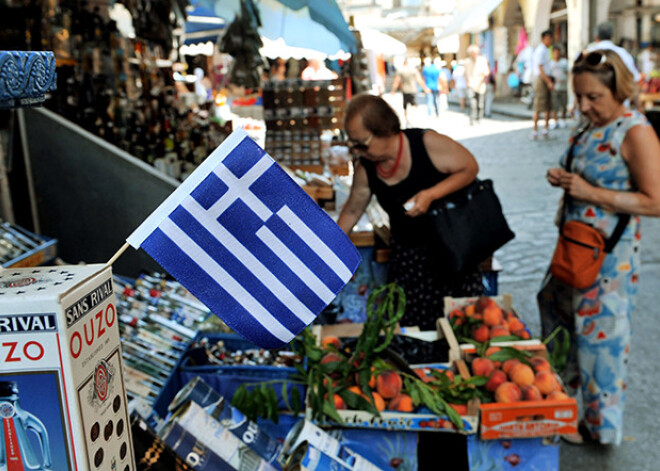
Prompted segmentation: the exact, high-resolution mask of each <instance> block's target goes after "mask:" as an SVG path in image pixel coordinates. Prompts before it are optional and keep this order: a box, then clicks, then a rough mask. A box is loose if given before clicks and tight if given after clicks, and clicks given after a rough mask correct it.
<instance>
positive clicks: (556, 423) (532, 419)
mask: <svg viewBox="0 0 660 471" xmlns="http://www.w3.org/2000/svg"><path fill="white" fill-rule="evenodd" d="M514 348H516V349H517V350H521V351H525V352H529V353H531V358H542V359H545V360H547V350H546V348H545V346H544V345H515V346H514ZM475 358H477V357H476V355H475V353H468V354H467V356H466V363H467V364H470V363H471V362H472V360H474V359H475ZM541 363H543V362H541ZM502 369H503V370H506V365H502ZM549 371H550V372H551V373H552V375H553V376H554V379H555V380H556V381H557V384H558V385H559V387H560V391H561V392H563V393H565V388H564V387H563V385H562V382H561V379H560V378H559V376H558V375H557V374H556V373H555V372H554V371H553V370H552V369H550V370H549ZM473 374H474V370H473ZM489 375H490V374H489ZM508 376H511V373H510V372H509V373H508ZM545 378H548V376H546V377H545ZM510 379H511V378H508V380H510ZM534 384H535V385H536V384H537V383H534ZM495 394H497V393H495ZM512 395H513V394H507V392H506V391H503V392H502V396H503V397H507V396H509V397H510V396H512ZM564 395H565V394H564ZM479 409H480V421H479V424H480V430H479V436H480V438H481V439H483V440H493V439H503V438H533V437H547V436H552V435H564V434H571V433H576V432H577V402H576V400H575V399H574V398H569V397H564V398H557V399H555V398H548V397H546V398H543V399H540V398H539V399H529V400H522V398H521V400H517V401H514V402H492V403H482V404H480V406H479Z"/></svg>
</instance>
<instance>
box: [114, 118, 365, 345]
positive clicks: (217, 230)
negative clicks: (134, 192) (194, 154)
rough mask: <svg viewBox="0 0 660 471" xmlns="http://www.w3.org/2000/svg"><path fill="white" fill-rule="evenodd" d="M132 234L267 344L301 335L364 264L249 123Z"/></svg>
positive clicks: (243, 330) (232, 321)
mask: <svg viewBox="0 0 660 471" xmlns="http://www.w3.org/2000/svg"><path fill="white" fill-rule="evenodd" d="M126 240H127V242H128V243H129V244H130V245H131V246H133V247H134V248H136V249H137V248H139V247H141V248H143V249H144V250H145V251H146V252H147V253H148V254H149V255H150V256H151V257H153V258H154V259H155V260H156V261H157V262H158V263H159V264H160V265H161V266H162V267H163V268H164V269H165V270H167V271H168V272H169V273H170V274H171V275H172V276H174V277H175V278H176V279H177V280H179V282H180V283H181V284H182V285H184V286H185V287H186V288H188V290H190V292H191V293H192V294H193V295H195V296H196V297H197V298H198V299H199V300H200V301H201V302H203V303H204V304H205V305H206V306H207V307H208V308H209V309H210V310H211V311H212V312H214V313H215V314H217V315H218V316H220V317H221V318H222V319H223V320H224V321H225V322H226V323H227V325H228V326H229V327H231V328H232V329H233V330H234V331H236V332H238V333H239V334H241V335H242V336H244V337H245V338H247V339H249V340H251V341H252V342H254V343H256V344H257V345H260V346H261V347H264V348H276V347H281V346H282V345H285V344H286V343H288V342H290V341H291V340H292V339H293V338H294V337H295V336H296V335H297V334H299V333H300V332H301V331H302V330H303V329H304V328H305V327H306V326H307V325H309V324H310V323H311V322H312V321H313V320H314V319H315V318H316V316H317V315H318V314H319V313H320V312H321V310H323V308H325V307H326V306H327V305H328V304H330V302H332V300H333V299H334V298H335V296H336V295H337V293H338V292H339V291H340V290H341V289H342V288H343V287H344V285H345V284H346V283H347V282H348V281H349V280H350V278H351V277H352V275H353V272H354V271H355V270H356V268H357V266H358V264H359V262H360V256H359V254H358V252H357V249H356V248H355V246H353V244H352V243H351V242H350V240H349V238H348V237H347V236H346V235H345V234H344V233H343V232H342V230H341V229H340V228H339V226H337V224H335V222H334V221H333V220H332V219H331V218H330V217H329V216H328V215H327V214H326V213H325V212H324V211H323V210H322V209H321V208H320V207H319V206H318V205H317V204H316V203H315V202H314V201H313V200H312V199H311V198H309V196H307V194H306V193H305V192H304V190H303V189H302V188H300V186H299V185H297V184H296V182H294V181H293V180H292V179H291V178H290V177H289V176H288V175H287V174H286V173H285V172H284V170H282V168H281V167H280V166H279V165H277V164H276V163H275V161H274V160H273V159H272V158H271V157H270V156H268V155H267V154H266V153H265V152H264V151H263V150H262V149H261V148H260V147H259V146H258V145H257V144H256V143H255V142H254V141H252V140H251V139H250V138H249V137H248V136H247V134H246V133H245V131H243V130H242V129H241V130H238V131H235V132H233V133H232V134H231V135H230V136H229V137H227V139H225V141H224V142H223V143H222V145H220V147H218V148H217V149H216V150H215V151H214V152H213V153H212V154H211V155H210V156H209V157H208V158H207V159H206V160H205V161H204V162H203V163H202V164H201V165H200V166H199V167H198V168H197V169H196V170H195V171H194V172H193V173H192V174H191V175H190V176H189V177H188V178H187V179H186V180H185V181H184V182H183V183H182V184H181V185H180V186H179V187H178V188H177V189H176V190H175V191H174V192H173V193H172V194H171V195H170V196H169V197H168V198H167V199H166V200H165V201H164V202H163V203H162V204H161V205H160V206H159V207H158V208H157V209H156V210H155V211H154V212H153V213H152V214H151V215H149V217H148V218H147V219H146V220H145V221H144V222H143V223H142V224H141V225H140V226H139V227H138V228H137V229H136V230H135V231H134V232H133V233H132V234H131V235H130V236H129V237H128V239H126Z"/></svg>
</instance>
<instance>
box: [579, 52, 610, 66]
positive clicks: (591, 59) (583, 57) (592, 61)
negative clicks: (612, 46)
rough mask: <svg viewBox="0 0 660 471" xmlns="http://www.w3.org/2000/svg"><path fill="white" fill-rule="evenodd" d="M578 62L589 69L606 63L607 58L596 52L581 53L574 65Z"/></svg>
mask: <svg viewBox="0 0 660 471" xmlns="http://www.w3.org/2000/svg"><path fill="white" fill-rule="evenodd" d="M579 62H584V63H585V64H587V65H588V66H590V67H598V66H599V65H601V64H606V63H607V56H606V55H605V54H603V53H602V52H598V51H594V52H588V53H586V54H585V53H584V52H581V53H580V55H579V56H578V58H577V59H575V63H576V64H577V63H579Z"/></svg>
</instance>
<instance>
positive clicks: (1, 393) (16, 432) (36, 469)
mask: <svg viewBox="0 0 660 471" xmlns="http://www.w3.org/2000/svg"><path fill="white" fill-rule="evenodd" d="M0 418H2V428H1V429H0V471H13V470H26V471H27V470H30V471H47V470H50V469H52V458H51V453H50V445H49V443H48V432H47V431H46V427H45V426H44V424H43V423H42V422H41V420H39V419H38V418H37V417H35V416H34V415H33V414H31V413H30V412H28V411H26V410H24V409H22V408H21V406H20V404H19V402H18V385H17V384H16V383H15V382H14V381H0ZM28 431H32V432H34V434H35V435H36V436H37V441H38V442H39V444H40V446H41V453H37V452H35V450H34V449H33V448H32V443H31V442H30V437H29V436H28Z"/></svg>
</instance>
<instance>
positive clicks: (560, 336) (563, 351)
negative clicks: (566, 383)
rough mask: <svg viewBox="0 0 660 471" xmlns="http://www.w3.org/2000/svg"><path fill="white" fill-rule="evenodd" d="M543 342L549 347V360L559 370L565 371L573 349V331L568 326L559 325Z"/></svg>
mask: <svg viewBox="0 0 660 471" xmlns="http://www.w3.org/2000/svg"><path fill="white" fill-rule="evenodd" d="M543 343H544V344H545V345H546V346H547V347H548V361H549V362H550V364H551V365H552V368H553V369H554V370H555V371H557V372H561V371H563V370H564V368H565V367H566V362H567V361H568V353H569V351H570V350H571V333H570V332H569V331H568V329H566V327H563V326H557V328H556V329H555V330H553V331H552V333H551V334H550V335H548V337H547V338H545V339H544V340H543ZM551 343H552V345H551Z"/></svg>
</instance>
